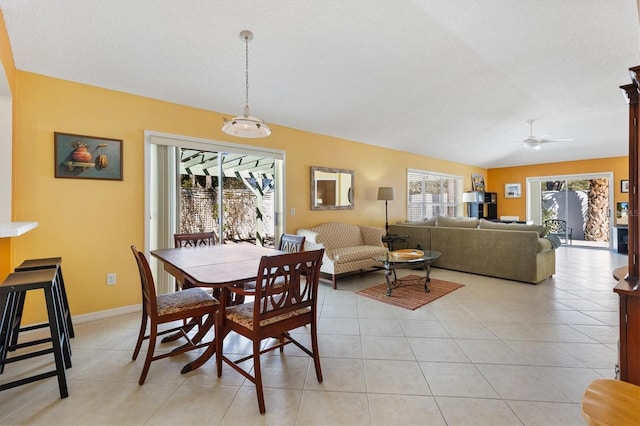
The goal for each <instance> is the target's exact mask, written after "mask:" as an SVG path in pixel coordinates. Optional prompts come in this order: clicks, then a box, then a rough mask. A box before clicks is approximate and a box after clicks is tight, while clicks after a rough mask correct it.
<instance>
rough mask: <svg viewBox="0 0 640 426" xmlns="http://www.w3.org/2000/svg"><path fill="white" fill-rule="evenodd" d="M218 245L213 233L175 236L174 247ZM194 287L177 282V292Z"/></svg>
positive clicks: (186, 283)
mask: <svg viewBox="0 0 640 426" xmlns="http://www.w3.org/2000/svg"><path fill="white" fill-rule="evenodd" d="M215 244H216V234H214V233H213V232H197V233H193V234H173V245H174V247H175V248H180V247H200V246H214V245H215ZM191 287H194V285H193V284H191V283H190V282H188V281H187V282H184V283H182V282H179V281H178V280H176V291H178V290H180V289H181V288H191Z"/></svg>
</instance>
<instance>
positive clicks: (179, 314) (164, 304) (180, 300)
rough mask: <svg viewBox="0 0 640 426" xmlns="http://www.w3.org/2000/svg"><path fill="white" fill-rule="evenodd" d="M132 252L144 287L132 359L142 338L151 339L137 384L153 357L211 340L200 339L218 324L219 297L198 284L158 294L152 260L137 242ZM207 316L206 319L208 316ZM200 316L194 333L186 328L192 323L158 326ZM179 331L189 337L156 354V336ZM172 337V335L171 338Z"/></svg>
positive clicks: (178, 351)
mask: <svg viewBox="0 0 640 426" xmlns="http://www.w3.org/2000/svg"><path fill="white" fill-rule="evenodd" d="M131 251H133V256H134V257H135V259H136V263H137V265H138V272H139V273H140V284H141V289H142V323H141V324H140V332H139V333H138V341H137V342H136V347H135V349H134V351H133V357H132V360H134V361H135V359H136V358H137V357H138V354H139V353H140V348H141V347H142V342H143V341H144V340H149V347H148V349H147V355H146V358H145V361H144V366H143V367H142V373H140V379H139V380H138V384H140V385H142V384H144V381H145V379H146V377H147V373H148V372H149V367H150V365H151V362H152V361H156V360H159V359H162V358H166V357H169V356H174V355H178V354H181V353H184V352H187V351H191V350H194V349H198V348H202V347H204V346H207V345H209V344H210V343H212V342H206V343H200V342H201V341H202V338H203V337H204V335H205V334H206V333H207V332H208V331H209V330H210V329H211V327H212V326H213V325H214V324H215V316H216V313H217V311H218V309H219V307H220V304H219V302H218V300H217V299H215V298H214V297H213V296H211V295H209V294H208V293H207V292H206V291H205V290H204V289H202V288H199V287H194V288H189V289H185V290H182V291H178V292H175V293H169V294H160V295H157V294H156V288H155V283H154V281H153V275H152V274H151V269H150V268H149V262H148V261H147V258H146V257H145V255H144V253H142V252H140V251H139V250H138V249H137V248H136V247H135V246H131ZM205 317H206V319H205ZM189 318H193V319H197V320H199V323H200V324H202V326H201V327H199V328H198V331H197V332H196V333H195V335H194V336H193V337H190V336H189V335H188V334H187V333H188V331H187V330H190V329H191V328H193V326H191V327H189V328H187V327H188V326H189V324H187V325H185V323H184V322H183V325H181V326H179V327H173V328H169V329H166V330H162V331H159V330H158V326H159V325H161V324H166V323H170V322H173V321H178V320H185V319H189ZM147 322H149V334H146V329H147ZM168 333H172V334H176V333H179V334H181V335H182V337H184V338H185V339H186V341H187V342H186V343H185V344H184V345H182V346H180V347H178V348H176V349H174V350H172V351H170V352H167V353H162V354H160V355H156V356H154V355H153V354H154V352H155V346H156V338H157V337H158V336H161V335H164V334H168ZM172 340H173V339H172Z"/></svg>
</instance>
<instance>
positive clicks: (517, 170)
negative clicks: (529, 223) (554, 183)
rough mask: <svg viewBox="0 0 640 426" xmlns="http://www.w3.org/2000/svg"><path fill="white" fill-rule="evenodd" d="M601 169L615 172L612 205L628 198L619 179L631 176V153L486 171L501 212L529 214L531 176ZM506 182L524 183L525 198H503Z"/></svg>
mask: <svg viewBox="0 0 640 426" xmlns="http://www.w3.org/2000/svg"><path fill="white" fill-rule="evenodd" d="M601 172H613V180H614V182H613V185H615V188H614V189H615V201H614V204H612V205H615V203H617V202H621V201H629V197H628V195H629V194H626V193H624V194H623V193H622V192H620V180H622V179H629V157H628V156H624V157H610V158H598V159H593V160H582V161H568V162H561V163H548V164H534V165H531V166H522V167H504V168H499V169H489V170H488V171H487V174H488V180H489V184H488V185H487V188H488V190H489V191H491V192H497V193H498V215H500V216H520V218H525V217H526V216H527V194H526V180H527V178H528V177H542V176H557V175H572V174H582V173H601ZM507 183H520V184H522V198H504V185H505V184H507Z"/></svg>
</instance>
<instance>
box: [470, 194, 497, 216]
mask: <svg viewBox="0 0 640 426" xmlns="http://www.w3.org/2000/svg"><path fill="white" fill-rule="evenodd" d="M467 194H470V195H471V196H470V197H468V198H467V197H464V198H463V200H464V201H465V202H467V203H468V204H469V206H468V215H469V217H477V218H478V219H487V220H495V219H498V194H497V193H496V192H477V191H471V192H465V195H467ZM467 199H468V200H473V201H467Z"/></svg>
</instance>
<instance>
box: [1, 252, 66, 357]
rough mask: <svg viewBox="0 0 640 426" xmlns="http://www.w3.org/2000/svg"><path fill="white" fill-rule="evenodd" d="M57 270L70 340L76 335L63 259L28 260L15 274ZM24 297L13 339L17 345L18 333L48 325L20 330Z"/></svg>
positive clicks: (19, 307) (20, 304)
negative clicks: (63, 272)
mask: <svg viewBox="0 0 640 426" xmlns="http://www.w3.org/2000/svg"><path fill="white" fill-rule="evenodd" d="M51 268H57V271H58V276H57V284H58V290H59V291H60V296H61V298H62V308H63V313H64V318H65V324H66V326H67V333H68V336H69V338H73V337H75V333H74V331H73V323H72V322H71V313H70V311H69V301H68V300H67V290H66V289H65V286H64V278H63V276H62V258H61V257H48V258H44V259H28V260H25V261H24V262H22V263H21V264H20V266H18V267H17V268H16V270H15V272H23V271H35V270H38V269H51ZM24 296H25V294H22V295H21V296H18V312H17V317H18V329H17V330H15V334H14V336H13V338H12V339H11V344H12V345H16V344H17V342H18V333H19V332H20V331H28V330H36V329H38V328H42V327H46V326H47V325H46V324H38V325H33V326H29V327H24V328H20V327H19V325H20V320H21V319H22V310H23V309H24V299H25V298H24Z"/></svg>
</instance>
